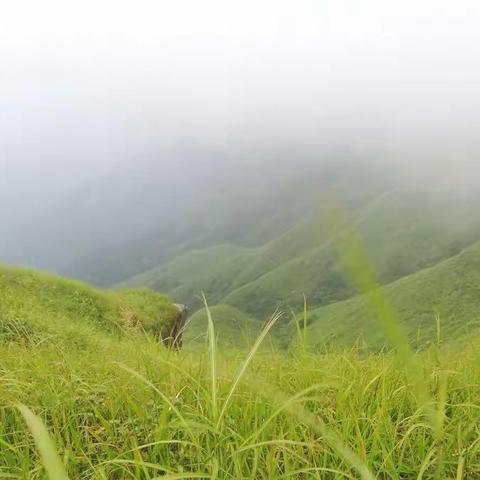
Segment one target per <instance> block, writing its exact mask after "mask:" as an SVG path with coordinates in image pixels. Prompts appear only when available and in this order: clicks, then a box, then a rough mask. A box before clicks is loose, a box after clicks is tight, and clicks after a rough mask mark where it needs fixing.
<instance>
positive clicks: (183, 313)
mask: <svg viewBox="0 0 480 480" xmlns="http://www.w3.org/2000/svg"><path fill="white" fill-rule="evenodd" d="M175 307H177V309H178V317H177V318H176V320H175V321H174V322H173V325H172V327H171V329H170V331H169V332H166V335H164V336H163V342H164V344H165V345H166V346H167V347H169V348H171V349H172V350H180V349H181V348H182V346H183V331H184V329H185V324H186V323H187V319H188V308H187V306H186V305H181V304H175Z"/></svg>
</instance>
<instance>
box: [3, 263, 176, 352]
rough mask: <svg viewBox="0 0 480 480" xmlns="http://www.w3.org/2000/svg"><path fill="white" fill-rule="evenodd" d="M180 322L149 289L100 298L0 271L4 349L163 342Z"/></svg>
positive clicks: (41, 277)
mask: <svg viewBox="0 0 480 480" xmlns="http://www.w3.org/2000/svg"><path fill="white" fill-rule="evenodd" d="M177 316H178V310H177V309H176V307H175V306H174V305H173V304H172V303H171V301H170V300H169V299H168V298H167V297H165V296H163V295H160V294H158V293H155V292H152V291H149V290H147V289H141V290H125V291H120V292H101V291H99V290H95V289H94V288H92V287H89V286H88V285H86V284H83V283H81V282H76V281H72V280H66V279H63V278H59V277H54V276H52V275H48V274H45V273H34V272H31V271H28V270H23V269H16V268H6V267H0V344H6V345H9V344H10V343H12V342H13V343H22V344H23V343H25V344H28V345H32V344H36V343H38V342H45V341H47V342H54V343H57V342H58V341H60V340H61V341H62V343H64V345H65V346H66V347H69V348H70V347H71V348H74V347H75V346H77V347H79V348H84V347H86V346H87V345H89V344H90V343H91V342H92V341H94V343H95V340H96V339H98V338H106V337H107V336H112V335H113V336H117V337H118V336H119V335H129V334H131V335H133V334H135V333H142V334H143V333H144V332H149V333H151V334H153V335H154V336H157V337H160V336H161V335H162V333H163V332H164V331H167V332H168V331H169V329H170V328H171V326H172V324H173V323H174V321H175V320H176V318H177Z"/></svg>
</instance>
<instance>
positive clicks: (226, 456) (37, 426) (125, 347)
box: [0, 278, 480, 480]
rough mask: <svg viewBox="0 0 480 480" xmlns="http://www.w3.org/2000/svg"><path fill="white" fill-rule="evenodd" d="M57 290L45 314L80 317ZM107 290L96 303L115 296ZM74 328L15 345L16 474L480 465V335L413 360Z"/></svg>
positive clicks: (4, 461)
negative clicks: (71, 337)
mask: <svg viewBox="0 0 480 480" xmlns="http://www.w3.org/2000/svg"><path fill="white" fill-rule="evenodd" d="M39 280H41V281H44V280H45V279H44V278H40V279H39ZM47 283H49V282H48V281H47ZM31 287H32V286H31ZM31 287H30V289H29V291H31ZM55 288H57V287H55ZM59 288H60V290H61V291H62V293H65V291H64V285H63V284H62V285H61V286H60V287H59ZM48 290H49V292H50V293H49V297H50V299H51V301H52V304H51V308H52V310H51V311H50V310H46V311H45V312H44V315H43V316H44V321H45V322H46V323H49V319H50V317H51V318H52V321H54V319H55V317H56V314H53V313H51V312H54V311H58V312H63V311H68V312H69V316H70V313H71V311H70V309H69V307H68V306H67V307H65V302H64V301H63V300H59V303H58V304H57V303H56V301H55V295H54V294H53V291H52V290H51V287H48ZM67 291H68V292H72V291H77V288H76V287H75V288H73V290H72V289H71V288H70V287H68V288H67ZM83 293H84V292H83V291H82V297H83ZM61 296H63V295H61ZM87 297H88V295H87ZM88 298H90V297H88ZM92 301H93V303H94V305H95V308H94V310H93V312H94V316H95V312H96V311H97V310H96V308H97V306H98V305H99V304H100V305H102V302H100V303H99V304H98V303H97V302H98V299H97V297H95V296H94V298H93V299H92ZM75 302H76V300H75ZM67 303H68V304H69V305H70V301H69V302H67ZM107 303H108V302H107ZM75 305H77V304H76V303H75ZM16 308H19V311H20V312H22V315H23V314H25V310H24V309H23V307H22V306H21V305H20V303H17V304H16V307H15V306H14V305H13V303H10V309H11V310H10V312H11V314H13V312H14V311H15V309H16ZM76 308H77V307H75V310H76ZM85 308H86V309H85V310H84V311H83V312H84V317H82V318H83V319H84V320H88V317H89V314H87V307H85ZM88 308H92V307H88ZM88 311H90V310H88ZM218 313H221V312H220V311H219V312H218ZM59 315H60V313H59ZM64 320H65V319H64ZM96 322H97V320H95V319H94V320H93V324H96ZM100 323H101V324H102V327H101V329H100V330H101V331H103V322H100ZM77 325H79V323H78V324H77ZM68 328H69V323H68V321H63V322H59V323H58V330H57V334H58V335H57V337H55V338H54V339H50V340H49V336H48V334H47V333H46V332H40V338H35V340H34V341H28V336H27V341H21V342H20V341H18V342H15V341H10V342H8V343H6V342H0V358H1V367H0V380H1V381H0V477H2V478H19V479H25V480H26V479H31V480H40V479H48V480H60V479H61V480H65V479H68V478H69V479H72V480H73V479H78V480H87V479H93V478H94V479H97V478H98V479H104V480H106V479H109V480H110V479H112V480H115V479H118V480H120V479H128V478H131V479H134V478H135V479H144V480H154V479H157V478H166V479H167V478H172V479H187V478H188V479H190V478H205V479H228V478H252V479H253V478H254V479H260V480H262V479H264V480H267V479H268V480H271V479H286V478H322V479H327V480H328V479H331V480H333V479H337V478H350V479H357V478H358V479H363V480H373V479H375V478H379V479H380V478H381V479H385V480H387V479H391V480H397V479H400V478H402V479H410V478H418V477H419V472H421V474H422V476H421V478H423V479H424V480H443V479H447V478H449V479H450V478H456V479H458V480H469V479H475V478H479V476H480V468H479V465H480V444H479V442H478V438H479V434H480V431H479V425H480V410H479V409H478V405H479V404H480V389H479V388H478V385H479V384H480V354H479V352H480V349H479V348H478V345H479V344H480V338H478V337H477V336H472V337H470V339H469V342H467V343H462V342H460V343H457V344H449V345H443V346H441V347H437V346H433V347H431V348H430V349H428V350H426V351H423V352H422V353H421V354H416V355H414V356H413V357H412V359H411V362H410V363H411V365H413V366H415V368H414V369H413V368H406V367H405V365H404V364H403V363H401V362H399V361H398V359H397V358H396V357H395V356H394V355H393V354H391V353H383V354H373V353H372V354H366V353H365V352H359V351H357V350H356V349H352V348H349V349H348V350H332V351H331V352H329V353H325V354H315V355H310V354H307V353H305V352H302V351H300V350H292V351H291V352H289V353H279V352H277V351H275V350H269V349H267V350H262V351H261V352H260V353H257V354H256V355H253V357H252V356H247V352H239V351H236V350H234V349H231V348H229V349H227V350H225V349H223V350H222V349H219V350H217V351H213V350H212V351H210V352H208V351H206V350H205V351H204V350H202V349H198V348H196V349H195V350H193V351H190V350H188V349H187V350H185V351H182V352H179V353H174V352H171V351H168V350H167V349H165V348H163V347H161V346H160V345H159V344H158V343H156V342H151V341H149V340H148V338H146V337H145V336H141V335H136V336H135V335H134V336H112V335H103V336H102V335H101V334H100V330H94V329H91V330H90V331H89V332H88V337H86V341H87V340H88V343H89V344H92V345H95V348H82V349H78V348H72V347H71V346H69V348H64V345H65V344H64V342H63V341H62V340H61V338H60V337H61V336H62V335H61V331H62V329H68ZM28 335H30V333H29V334H28ZM85 335H86V334H85ZM19 404H23V405H25V406H26V407H21V406H19ZM43 428H45V431H43ZM48 438H50V441H48Z"/></svg>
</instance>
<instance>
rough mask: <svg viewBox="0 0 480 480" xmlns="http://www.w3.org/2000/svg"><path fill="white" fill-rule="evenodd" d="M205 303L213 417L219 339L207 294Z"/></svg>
mask: <svg viewBox="0 0 480 480" xmlns="http://www.w3.org/2000/svg"><path fill="white" fill-rule="evenodd" d="M202 297H203V304H204V305H205V311H206V312H207V321H208V327H207V332H208V351H209V354H210V377H211V385H212V410H213V418H214V419H216V418H217V414H218V408H217V339H216V338H215V326H214V324H213V318H212V313H211V312H210V308H209V307H208V303H207V299H206V297H205V294H202Z"/></svg>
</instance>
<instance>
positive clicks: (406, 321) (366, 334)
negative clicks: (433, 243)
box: [292, 243, 480, 347]
mask: <svg viewBox="0 0 480 480" xmlns="http://www.w3.org/2000/svg"><path fill="white" fill-rule="evenodd" d="M384 291H385V294H386V297H387V299H388V301H389V302H390V304H391V305H392V307H393V308H394V310H395V312H396V314H397V316H398V320H399V321H400V322H401V323H402V325H404V327H405V328H406V329H407V331H408V334H409V336H410V339H411V341H412V344H413V345H415V344H416V343H418V344H419V345H422V344H425V343H430V342H434V341H436V335H437V323H436V316H438V318H439V320H440V335H441V337H442V338H443V339H444V340H445V341H448V340H451V339H455V338H458V337H460V336H463V335H467V334H469V333H470V332H472V331H473V330H475V329H478V328H479V327H480V302H479V299H480V243H476V244H474V245H473V246H471V247H468V248H466V249H465V250H463V251H461V252H460V253H459V254H457V255H454V256H453V257H452V258H449V259H447V260H444V261H442V262H439V263H438V264H436V265H434V266H432V267H428V268H425V269H423V270H421V271H419V272H417V273H414V274H412V275H408V276H405V277H403V278H401V279H400V280H396V281H394V282H392V283H390V284H388V285H387V286H385V287H384ZM368 305H369V304H368V300H367V298H366V297H365V294H364V295H358V296H354V297H352V298H350V299H348V300H345V301H342V302H337V303H334V304H332V305H328V306H326V307H321V308H317V309H314V310H312V311H311V312H310V313H309V315H308V319H309V320H308V321H309V326H308V335H307V338H308V341H309V343H310V344H311V345H312V346H314V347H318V346H320V345H323V344H325V343H328V342H333V343H344V344H351V343H353V342H355V341H357V340H358V339H359V338H363V339H364V340H367V341H368V344H369V345H376V346H380V347H381V346H383V345H385V342H386V339H385V336H384V335H383V333H382V331H381V329H380V328H379V326H378V321H377V320H376V318H375V316H374V314H373V313H372V311H371V309H370V308H369V306H368ZM292 329H293V326H292Z"/></svg>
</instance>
